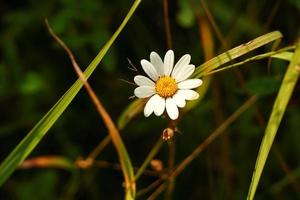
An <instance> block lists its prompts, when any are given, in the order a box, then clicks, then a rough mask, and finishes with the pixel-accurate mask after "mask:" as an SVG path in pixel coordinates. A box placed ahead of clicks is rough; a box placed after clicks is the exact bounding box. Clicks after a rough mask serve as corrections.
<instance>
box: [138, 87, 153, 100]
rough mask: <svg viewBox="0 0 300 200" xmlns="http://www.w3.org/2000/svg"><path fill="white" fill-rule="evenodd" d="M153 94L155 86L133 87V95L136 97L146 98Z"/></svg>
mask: <svg viewBox="0 0 300 200" xmlns="http://www.w3.org/2000/svg"><path fill="white" fill-rule="evenodd" d="M153 94H155V87H151V86H140V87H137V88H135V90H134V95H135V96H136V97H138V98H147V97H150V96H152V95H153Z"/></svg>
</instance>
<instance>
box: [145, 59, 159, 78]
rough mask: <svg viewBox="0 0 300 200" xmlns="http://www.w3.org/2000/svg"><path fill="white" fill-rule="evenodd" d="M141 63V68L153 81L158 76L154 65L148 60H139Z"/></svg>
mask: <svg viewBox="0 0 300 200" xmlns="http://www.w3.org/2000/svg"><path fill="white" fill-rule="evenodd" d="M141 65H142V67H143V70H144V71H145V72H146V74H147V75H148V76H149V77H150V78H151V79H152V80H154V81H156V80H157V78H158V73H157V71H156V69H155V68H154V66H153V65H152V64H151V63H150V62H149V61H148V60H145V59H143V60H141Z"/></svg>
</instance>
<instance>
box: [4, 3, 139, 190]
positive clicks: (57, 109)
mask: <svg viewBox="0 0 300 200" xmlns="http://www.w3.org/2000/svg"><path fill="white" fill-rule="evenodd" d="M140 2H141V0H136V1H135V2H134V4H133V5H132V7H131V8H130V10H129V12H128V14H127V15H126V17H125V18H124V20H123V22H122V23H121V25H120V26H119V27H118V29H117V31H116V32H115V33H114V34H113V35H112V37H111V38H110V39H109V40H108V42H107V43H106V44H105V45H104V47H103V48H102V49H101V51H100V52H99V53H98V55H97V56H96V57H95V58H94V60H93V61H92V62H91V63H90V65H89V66H88V68H87V69H86V70H85V72H84V75H85V77H86V78H88V77H89V76H90V75H91V74H92V73H93V71H94V70H95V69H96V67H97V65H98V64H99V63H100V61H101V60H102V58H103V57H104V55H105V54H106V53H107V51H108V50H109V48H110V46H111V45H112V44H113V42H114V41H115V39H116V38H117V37H118V35H119V34H120V32H121V31H122V30H123V28H124V27H125V25H126V24H127V22H128V21H129V19H130V18H131V16H132V15H133V13H134V12H135V10H136V8H137V6H138V5H139V3H140ZM82 85H83V84H82V82H81V80H80V79H78V80H77V81H76V82H75V83H74V84H73V85H72V86H71V87H70V89H69V90H68V91H67V92H66V93H65V94H64V95H63V96H62V97H61V98H60V99H59V100H58V102H57V103H56V104H55V105H54V106H53V107H52V108H51V109H50V111H49V112H48V113H47V114H46V115H45V116H44V117H43V118H42V119H41V120H40V121H39V122H38V123H37V124H36V125H35V126H34V127H33V129H32V130H31V131H30V132H29V133H28V134H27V135H26V137H25V138H24V139H23V140H22V141H21V142H20V143H19V144H18V145H17V147H15V149H14V150H13V151H12V152H11V153H10V154H9V155H8V156H7V158H6V159H5V160H4V161H3V162H2V164H1V165H0V186H2V185H3V183H4V182H5V181H6V180H7V179H8V178H9V176H10V175H11V174H12V173H13V172H14V171H15V169H16V168H17V167H18V166H19V165H20V163H22V162H23V161H24V159H25V158H26V157H27V156H28V155H29V154H30V153H31V151H32V150H33V149H34V148H35V147H36V145H37V144H38V143H39V142H40V140H41V139H42V138H43V137H44V135H45V134H46V133H47V132H48V130H49V129H50V128H51V127H52V126H53V124H54V123H55V122H56V120H57V119H58V118H59V117H60V116H61V114H62V113H63V112H64V110H65V109H66V108H67V107H68V105H69V104H70V103H71V101H72V100H73V99H74V97H75V96H76V95H77V93H78V92H79V90H80V89H81V88H82Z"/></svg>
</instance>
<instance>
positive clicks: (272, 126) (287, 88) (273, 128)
mask: <svg viewBox="0 0 300 200" xmlns="http://www.w3.org/2000/svg"><path fill="white" fill-rule="evenodd" d="M299 65H300V43H298V44H297V46H296V50H295V53H294V55H293V57H292V60H291V62H290V64H289V66H288V69H287V71H286V73H285V76H284V79H283V82H282V84H281V87H280V89H279V92H278V95H277V97H276V100H275V103H274V106H273V109H272V113H271V116H270V119H269V122H268V125H267V128H266V130H265V134H264V138H263V140H262V143H261V145H260V150H259V153H258V156H257V160H256V164H255V169H254V172H253V176H252V181H251V184H250V188H249V192H248V196H247V199H249V200H252V199H253V198H254V195H255V191H256V188H257V185H258V182H259V179H260V177H261V174H262V171H263V168H264V165H265V163H266V160H267V157H268V154H269V151H270V148H271V146H272V143H273V141H274V138H275V135H276V133H277V130H278V127H279V125H280V122H281V120H282V117H283V114H284V112H285V110H286V107H287V104H288V102H289V100H290V97H291V95H292V93H293V90H294V87H295V85H296V82H297V80H298V78H299V72H300V70H299V69H300V67H299Z"/></svg>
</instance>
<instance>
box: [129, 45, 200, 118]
mask: <svg viewBox="0 0 300 200" xmlns="http://www.w3.org/2000/svg"><path fill="white" fill-rule="evenodd" d="M190 61H191V56H190V55H189V54H185V55H184V56H182V57H181V58H180V59H179V61H178V62H177V63H176V64H175V66H174V52H173V51H172V50H169V51H167V53H166V55H165V57H164V61H162V59H161V58H160V56H159V55H158V54H157V53H156V52H151V54H150V62H149V61H147V60H145V59H143V60H141V65H142V68H143V70H144V71H145V73H146V74H147V75H148V76H149V78H148V77H146V76H142V75H137V76H135V77H134V82H135V83H136V84H137V85H138V86H139V87H137V88H136V89H135V90H134V95H135V96H136V97H138V98H143V99H144V98H145V99H146V98H147V99H148V101H147V103H146V105H145V108H144V115H145V116H146V117H148V116H150V115H151V114H152V113H153V112H154V114H155V115H156V116H160V115H162V114H163V113H164V111H165V110H166V112H167V114H168V116H169V117H170V118H171V119H172V120H175V119H177V118H178V116H179V111H178V107H179V108H183V107H184V106H185V105H186V100H194V99H197V98H198V97H199V94H198V93H197V92H195V91H194V90H192V89H194V88H197V87H199V86H200V85H201V84H202V80H201V79H187V78H189V77H190V76H191V75H192V73H193V72H194V71H195V65H192V64H190Z"/></svg>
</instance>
